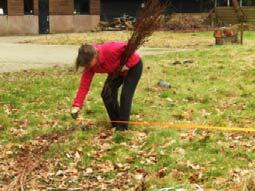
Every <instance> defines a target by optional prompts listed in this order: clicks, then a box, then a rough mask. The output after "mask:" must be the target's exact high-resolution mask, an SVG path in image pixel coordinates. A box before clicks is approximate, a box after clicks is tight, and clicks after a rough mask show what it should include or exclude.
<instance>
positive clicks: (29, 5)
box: [24, 0, 34, 15]
mask: <svg viewBox="0 0 255 191" xmlns="http://www.w3.org/2000/svg"><path fill="white" fill-rule="evenodd" d="M24 14H25V15H33V14H34V0H24Z"/></svg>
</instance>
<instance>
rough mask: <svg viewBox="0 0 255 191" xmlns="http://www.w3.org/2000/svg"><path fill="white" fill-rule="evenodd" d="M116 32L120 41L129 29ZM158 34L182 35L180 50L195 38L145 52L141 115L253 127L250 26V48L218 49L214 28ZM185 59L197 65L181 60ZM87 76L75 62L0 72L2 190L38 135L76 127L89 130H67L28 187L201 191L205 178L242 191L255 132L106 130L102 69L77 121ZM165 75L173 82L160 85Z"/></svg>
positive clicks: (254, 67) (213, 185)
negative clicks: (79, 91)
mask: <svg viewBox="0 0 255 191" xmlns="http://www.w3.org/2000/svg"><path fill="white" fill-rule="evenodd" d="M118 34H120V35H119V36H118V38H122V36H121V35H124V36H125V35H126V34H122V33H118ZM74 35H76V34H74ZM79 35H80V34H79ZM86 35H87V36H90V40H89V42H91V41H92V39H93V37H94V36H93V35H95V38H96V39H97V38H99V39H103V40H105V36H107V35H102V36H100V37H99V36H97V35H98V34H94V33H87V34H86ZM157 35H160V36H162V38H161V37H157ZM60 36H61V35H60ZM71 36H72V35H71ZM116 36H117V35H116ZM156 37H157V38H160V39H168V41H167V42H165V43H169V44H171V42H172V41H174V42H175V45H176V47H178V48H179V47H185V46H187V47H189V46H188V45H189V43H188V39H190V38H192V40H191V41H190V42H191V44H192V43H193V42H194V44H192V49H189V50H187V51H181V52H172V53H167V54H162V55H154V56H150V55H148V56H145V57H144V58H143V60H144V64H145V66H144V73H143V76H142V79H141V81H140V83H139V86H138V89H137V91H136V95H135V97H134V102H133V110H132V116H131V119H132V120H133V121H158V122H174V123H185V124H187V123H192V124H205V125H217V126H224V127H236V126H238V127H243V128H245V127H255V112H254V109H255V86H254V82H255V54H254V51H255V43H254V40H255V34H254V32H247V33H246V44H245V45H244V46H240V45H235V46H218V47H216V46H210V45H211V44H212V42H213V41H212V40H211V33H209V32H207V33H185V34H181V33H174V34H173V33H163V32H162V33H158V34H156ZM173 37H175V38H174V39H173ZM40 38H48V39H50V38H51V36H49V37H48V36H47V37H40ZM107 38H109V37H107ZM153 38H155V36H153V37H152V39H153ZM157 38H155V42H154V43H156V41H157V40H156V39H157ZM181 39H184V45H185V46H183V45H182V43H181V42H180V41H181ZM113 40H117V39H115V38H114V39H113ZM81 41H82V39H80V40H79V42H78V41H77V43H80V42H81ZM163 41H164V40H162V42H163ZM195 41H197V42H196V43H197V44H196V43H195ZM65 42H66V41H65ZM67 42H68V41H67ZM160 42H161V41H160ZM200 42H204V44H203V43H200ZM50 43H52V41H51V39H50ZM53 43H54V42H53ZM150 43H153V41H151V42H150ZM159 44H160V43H159ZM177 44H178V45H177ZM161 45H162V44H160V45H159V46H161ZM201 45H202V46H203V48H201ZM148 46H151V47H156V45H155V44H153V45H152V44H149V43H148ZM162 46H163V45H162ZM164 47H165V45H164ZM185 60H192V61H193V63H191V64H180V65H173V63H174V62H175V61H181V62H183V61H185ZM80 76H81V71H80V72H78V73H74V72H73V71H72V70H71V69H70V68H54V69H47V70H31V71H23V72H18V73H5V74H1V75H0V87H1V88H0V106H1V107H0V131H1V133H0V151H1V152H0V159H1V160H2V161H3V162H0V170H1V172H3V174H2V176H0V185H1V186H2V188H4V186H6V185H8V184H10V183H11V182H12V181H13V177H15V173H17V169H15V164H16V163H15V157H17V156H18V154H19V152H20V151H21V150H22V149H23V148H24V147H25V146H27V147H29V148H30V149H33V148H36V147H37V145H38V144H39V143H38V139H37V137H38V136H42V135H46V134H48V135H49V134H52V133H54V132H59V133H61V132H64V131H65V130H66V129H67V128H70V127H76V126H77V125H79V126H81V127H83V128H81V129H78V130H76V131H73V132H72V133H69V134H68V135H67V136H66V137H65V139H64V140H63V141H61V142H55V143H54V142H53V143H52V144H51V145H50V148H49V150H47V152H45V153H43V155H44V160H45V164H47V167H48V168H47V169H44V170H42V169H41V170H40V169H37V170H35V171H34V172H33V176H31V177H30V178H29V181H28V182H27V185H26V186H27V187H28V188H29V189H31V188H37V189H38V188H39V186H40V188H84V189H85V190H86V189H87V190H89V189H88V188H89V185H90V186H91V188H90V189H91V190H102V189H103V188H106V190H114V188H115V189H116V190H117V188H118V189H119V190H128V189H129V188H130V189H131V190H132V189H134V188H136V187H137V186H138V185H142V184H141V181H144V182H145V187H146V190H155V189H156V188H163V187H173V188H186V189H187V190H196V188H197V186H198V185H199V186H201V187H203V188H207V189H208V190H209V189H210V190H213V189H215V190H240V191H241V190H242V188H243V185H244V184H245V182H246V180H248V177H249V175H252V174H253V173H254V169H255V162H254V160H255V153H254V150H255V140H254V134H252V133H237V132H233V133H226V132H215V131H204V130H199V129H194V130H185V129H183V130H178V129H174V128H163V127H160V126H149V127H148V126H134V125H133V126H131V128H130V130H129V131H127V132H113V131H111V130H109V129H107V128H106V127H108V126H109V125H108V124H107V123H106V122H107V121H108V118H107V114H106V111H105V109H104V107H103V103H102V100H101V98H100V92H101V89H102V86H103V82H104V79H105V77H106V76H105V75H100V74H99V75H96V76H95V78H94V80H93V84H92V87H91V91H90V93H89V96H88V99H87V101H86V104H85V107H84V108H83V110H82V113H81V115H82V116H83V118H84V122H82V123H79V124H77V122H75V121H73V120H72V119H71V118H70V115H69V112H70V108H71V104H72V100H73V97H74V95H75V92H76V88H77V86H78V84H79V79H80ZM160 79H163V80H165V81H167V82H169V83H170V84H171V86H172V88H171V89H160V88H158V87H157V82H158V81H159V80H160ZM86 124H87V128H84V126H85V125H86ZM44 141H45V143H46V142H47V139H45V140H44ZM40 144H44V142H42V143H40ZM40 144H39V145H40ZM6 164H8V165H6ZM145 174H146V176H145V178H144V180H141V177H142V176H141V175H145ZM35 185H36V186H35ZM1 186H0V188H1ZM86 186H87V187H86Z"/></svg>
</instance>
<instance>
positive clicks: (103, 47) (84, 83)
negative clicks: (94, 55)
mask: <svg viewBox="0 0 255 191" xmlns="http://www.w3.org/2000/svg"><path fill="white" fill-rule="evenodd" d="M126 45H127V43H125V42H107V43H104V44H98V45H95V46H94V47H95V48H96V49H97V50H98V53H99V65H98V66H96V67H93V68H91V69H89V70H85V69H84V71H83V74H82V77H81V81H80V87H79V89H78V91H77V93H76V97H75V99H74V101H73V106H76V107H80V108H81V107H82V106H83V102H84V99H85V98H86V96H87V94H88V91H89V87H90V84H91V82H92V79H93V76H94V74H95V73H108V74H113V73H114V71H116V70H117V69H118V67H119V65H120V56H121V54H122V53H123V51H124V50H125V47H126ZM139 60H140V56H139V55H138V54H137V52H135V53H134V54H133V55H132V56H131V57H130V58H129V60H128V62H127V63H126V66H127V67H128V68H132V67H133V66H135V65H136V64H137V63H138V62H139Z"/></svg>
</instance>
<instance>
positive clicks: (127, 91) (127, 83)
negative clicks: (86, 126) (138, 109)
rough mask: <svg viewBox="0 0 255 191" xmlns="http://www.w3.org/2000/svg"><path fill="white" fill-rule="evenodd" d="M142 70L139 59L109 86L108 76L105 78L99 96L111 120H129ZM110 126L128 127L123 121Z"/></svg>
mask: <svg viewBox="0 0 255 191" xmlns="http://www.w3.org/2000/svg"><path fill="white" fill-rule="evenodd" d="M142 70H143V63H142V61H139V63H138V64H136V65H135V66H134V67H133V68H130V69H129V71H128V74H127V75H126V76H119V77H118V78H117V79H115V80H114V82H113V83H111V85H110V86H108V85H107V81H108V80H109V79H110V78H109V77H110V76H108V78H107V79H106V82H105V85H104V88H103V91H102V94H101V96H102V98H103V101H104V105H105V107H106V110H107V113H108V115H109V117H110V120H111V121H129V119H130V111H131V107H132V100H133V96H134V93H135V90H136V87H137V84H138V82H139V80H140V77H141V75H142ZM121 85H122V90H121V96H120V104H119V102H118V90H119V88H120V86H121ZM109 88H110V91H109ZM109 92H110V93H109ZM112 126H113V127H116V129H117V130H126V129H128V124H124V123H119V124H118V123H112Z"/></svg>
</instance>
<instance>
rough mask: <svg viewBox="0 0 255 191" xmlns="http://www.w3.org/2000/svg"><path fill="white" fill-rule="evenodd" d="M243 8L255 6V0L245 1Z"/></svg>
mask: <svg viewBox="0 0 255 191" xmlns="http://www.w3.org/2000/svg"><path fill="white" fill-rule="evenodd" d="M242 5H243V6H255V0H243V3H242Z"/></svg>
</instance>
